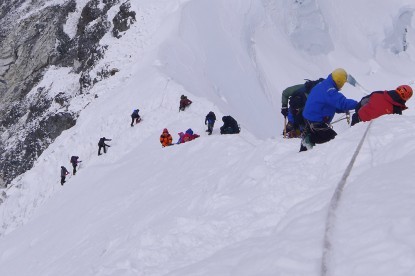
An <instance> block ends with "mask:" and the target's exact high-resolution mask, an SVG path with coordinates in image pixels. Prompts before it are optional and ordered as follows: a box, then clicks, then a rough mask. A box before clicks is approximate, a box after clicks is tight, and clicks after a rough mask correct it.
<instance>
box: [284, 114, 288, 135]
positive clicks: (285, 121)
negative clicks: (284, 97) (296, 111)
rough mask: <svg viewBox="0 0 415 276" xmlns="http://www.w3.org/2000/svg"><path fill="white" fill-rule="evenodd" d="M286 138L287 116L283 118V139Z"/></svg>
mask: <svg viewBox="0 0 415 276" xmlns="http://www.w3.org/2000/svg"><path fill="white" fill-rule="evenodd" d="M286 137H287V116H284V139H285V138H286Z"/></svg>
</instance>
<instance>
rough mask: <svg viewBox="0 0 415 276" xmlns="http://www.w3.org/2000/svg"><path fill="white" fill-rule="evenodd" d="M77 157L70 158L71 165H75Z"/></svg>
mask: <svg viewBox="0 0 415 276" xmlns="http://www.w3.org/2000/svg"><path fill="white" fill-rule="evenodd" d="M78 158H79V157H78V156H72V157H71V163H76V161H78Z"/></svg>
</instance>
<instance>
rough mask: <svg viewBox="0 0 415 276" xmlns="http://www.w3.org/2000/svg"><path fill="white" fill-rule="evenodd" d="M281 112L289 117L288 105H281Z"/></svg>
mask: <svg viewBox="0 0 415 276" xmlns="http://www.w3.org/2000/svg"><path fill="white" fill-rule="evenodd" d="M281 114H282V116H284V117H287V116H288V107H286V106H283V107H281Z"/></svg>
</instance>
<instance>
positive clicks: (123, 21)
mask: <svg viewBox="0 0 415 276" xmlns="http://www.w3.org/2000/svg"><path fill="white" fill-rule="evenodd" d="M130 8H131V4H130V3H129V2H126V3H123V4H122V5H121V6H120V11H119V12H118V13H117V15H115V17H114V19H113V20H112V23H113V24H114V28H113V29H112V34H113V35H114V36H115V37H116V38H120V37H121V33H122V32H125V31H127V30H128V29H129V28H130V26H131V24H133V23H134V22H135V21H136V18H135V11H130Z"/></svg>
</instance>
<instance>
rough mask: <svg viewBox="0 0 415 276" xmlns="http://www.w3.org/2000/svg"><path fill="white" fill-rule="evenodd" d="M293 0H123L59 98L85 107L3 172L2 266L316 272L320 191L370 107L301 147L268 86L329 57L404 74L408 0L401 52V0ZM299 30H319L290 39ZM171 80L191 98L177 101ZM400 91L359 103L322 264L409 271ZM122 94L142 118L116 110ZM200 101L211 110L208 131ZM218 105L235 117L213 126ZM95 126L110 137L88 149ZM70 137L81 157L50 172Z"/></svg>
mask: <svg viewBox="0 0 415 276" xmlns="http://www.w3.org/2000/svg"><path fill="white" fill-rule="evenodd" d="M290 2H291V1H271V0H264V1H240V0H229V1H219V0H209V1H208V0H198V1H174V0H157V1H156V0H151V1H150V0H147V1H132V7H133V8H134V10H136V11H137V19H138V20H137V22H136V24H134V25H132V26H131V30H129V31H127V32H126V33H125V35H124V36H123V37H122V38H121V39H120V40H117V39H115V38H113V37H112V36H111V34H108V35H107V36H106V37H104V41H103V42H102V43H108V44H109V45H110V47H109V49H108V51H107V52H106V55H107V56H106V58H105V59H104V60H103V61H102V62H101V63H100V64H99V65H98V66H97V67H99V66H106V65H108V66H110V67H111V68H112V67H113V68H118V69H120V72H119V73H117V74H115V75H114V76H113V77H111V78H110V79H108V80H104V81H102V82H99V83H97V84H96V86H95V87H94V88H93V89H92V90H91V91H90V94H85V95H84V96H83V97H77V98H75V99H74V100H73V102H72V103H71V107H70V108H72V109H74V110H79V109H81V108H84V107H85V109H84V110H83V111H82V112H81V114H80V117H79V119H78V121H77V124H76V126H75V127H73V128H71V129H69V130H67V131H65V132H64V133H63V134H62V135H61V136H60V137H59V138H58V139H57V140H56V141H55V142H54V143H53V144H52V145H51V146H50V147H49V148H48V149H47V150H46V151H45V152H44V153H43V154H42V155H41V156H40V157H39V160H38V161H37V163H36V164H35V166H34V168H33V169H32V170H30V171H28V172H27V173H25V174H24V175H22V176H21V177H19V178H18V179H16V180H15V181H14V183H13V185H14V186H12V187H11V188H10V189H9V190H7V195H8V198H7V199H6V201H5V202H4V203H3V204H1V205H0V218H1V223H2V229H1V234H2V237H1V238H0V274H1V275H180V276H182V275H192V276H193V275H238V276H239V275H290V276H292V275H323V274H322V273H323V272H322V270H321V269H322V256H323V251H324V243H323V239H324V235H325V228H326V218H327V212H328V207H329V204H330V200H331V198H332V196H333V192H334V191H335V189H336V185H337V183H338V182H339V181H340V179H341V177H342V175H343V172H344V170H345V168H346V167H347V166H348V163H349V161H350V159H351V158H352V156H353V154H354V151H355V149H356V147H357V145H358V144H359V142H360V139H361V137H362V136H363V133H364V132H365V130H366V128H367V126H368V123H361V124H358V125H356V126H354V127H352V128H349V127H348V125H347V123H346V121H345V120H342V121H340V122H338V123H336V124H334V129H335V130H336V131H337V132H338V136H337V137H336V139H335V140H333V141H331V142H329V143H327V144H323V145H317V146H316V147H315V148H314V149H313V150H311V151H309V152H304V153H301V154H300V153H298V150H299V147H300V144H299V143H300V141H299V140H298V139H286V140H285V139H283V138H282V135H280V134H281V133H282V127H283V117H282V116H281V114H280V113H279V111H280V105H281V104H280V98H281V91H282V90H283V89H284V88H285V87H287V86H289V85H293V84H297V83H300V82H302V81H303V79H304V78H312V79H314V78H318V77H325V76H327V75H328V74H329V73H330V72H331V70H333V69H334V68H336V67H343V68H345V69H346V70H347V71H348V72H349V73H351V74H352V75H353V76H354V77H355V78H356V79H357V80H358V81H359V83H360V84H361V85H362V86H363V87H364V88H365V89H368V90H369V91H373V90H384V89H393V88H395V87H396V86H398V85H400V84H403V83H408V82H410V81H414V80H415V66H414V65H415V64H414V63H415V62H414V60H415V47H414V45H415V31H414V29H415V22H414V19H413V16H412V19H411V21H410V22H407V24H408V26H407V30H408V33H407V44H408V48H407V50H406V51H405V52H400V53H399V54H395V53H394V52H393V51H394V50H393V49H391V47H389V46H388V44H387V43H384V42H385V41H387V40H388V39H389V38H390V37H391V36H390V33H391V30H392V29H394V28H396V26H397V25H396V24H398V21H396V20H398V19H397V18H400V16H399V14H401V13H402V11H405V12H413V10H414V9H415V6H414V4H413V3H412V1H404V0H400V1H396V0H394V1H386V2H385V1H383V2H382V3H361V1H346V2H345V1H343V2H342V1H296V2H297V6H296V7H295V9H296V10H295V11H296V15H297V16H298V18H297V20H298V21H297V23H298V24H297V25H298V26H300V27H301V28H300V29H295V28H294V29H293V28H292V27H293V25H289V24H292V23H293V22H290V21H289V19H288V18H287V14H286V13H285V9H284V8H287V7H290V6H291V7H293V6H292V4H290ZM82 3H84V2H82ZM301 3H304V5H305V8H304V9H305V10H301V9H302V5H303V4H301ZM310 7H313V8H312V9H311V10H309V8H310ZM369 11H370V12H369ZM291 12H293V11H291ZM307 12H311V14H310V16H311V17H310V18H308V17H306V16H307V14H308V13H307ZM317 18H321V20H322V21H319V20H317ZM405 18H407V17H405ZM322 22H324V24H323V25H324V26H323V25H321V24H322ZM402 22H403V21H399V24H402ZM405 22H406V21H405ZM399 24H398V25H399ZM322 26H323V27H322ZM399 26H401V25H399ZM293 30H295V31H293ZM306 30H310V32H316V33H317V34H319V35H323V36H324V37H326V39H327V40H330V41H331V43H328V44H324V43H323V44H321V45H319V46H318V47H317V46H315V43H314V42H313V41H311V42H310V41H309V40H308V39H306V38H307V36H305V37H304V40H303V41H301V37H303V35H301V34H302V33H303V32H305V31H306ZM311 34H312V33H311ZM318 41H319V42H321V40H318ZM307 43H311V44H310V45H307ZM313 45H314V46H313ZM322 47H323V48H322ZM324 47H327V48H324ZM317 50H318V51H320V50H321V53H324V55H323V54H319V53H318V51H317ZM316 51H317V53H316ZM59 74H62V75H63V76H65V75H66V74H69V75H68V76H69V77H67V78H64V77H62V76H61V75H59ZM72 79H73V75H71V73H68V72H66V71H65V70H59V69H56V68H53V70H51V71H50V72H49V74H48V75H47V76H46V78H45V79H44V80H43V85H46V84H47V83H51V82H53V81H55V82H56V80H59V83H61V86H62V87H64V88H67V89H70V87H71V84H73V82H74V81H73V80H72ZM51 91H56V92H58V91H59V90H54V89H52V90H51ZM343 92H344V94H345V95H346V96H347V97H351V98H355V99H360V98H361V97H362V96H363V95H364V91H363V90H360V89H358V88H355V87H352V86H350V85H346V86H345V87H344V89H343ZM51 93H54V92H51ZM181 94H185V95H188V97H189V98H190V99H191V100H192V101H193V104H192V105H191V106H190V108H189V109H188V110H186V111H185V112H179V111H178V107H179V105H178V104H179V102H178V101H179V98H180V95H181ZM95 95H97V96H98V98H95V97H94V96H95ZM413 101H414V100H413V99H411V100H410V101H409V102H408V106H409V109H408V110H406V111H404V114H403V115H402V116H398V115H389V116H384V117H381V118H379V119H377V120H375V121H373V124H372V126H371V128H370V130H369V132H368V136H367V138H366V140H365V141H364V143H363V147H362V149H361V152H360V154H359V155H358V157H357V160H356V163H355V165H354V167H353V170H352V172H351V175H350V177H349V179H348V181H347V183H346V186H345V189H344V192H343V194H342V197H341V201H340V202H339V207H338V209H337V211H336V214H335V220H334V222H333V225H329V226H330V227H331V228H330V229H331V231H332V232H331V238H332V240H331V245H332V248H331V249H330V256H329V258H328V263H327V264H326V265H327V267H328V268H329V272H330V275H345V276H346V275H347V276H350V275H365V276H367V275H377V276H382V275H385V276H386V275H388V276H389V275H413V274H414V273H415V234H414V231H413V229H414V228H415V215H414V211H413V204H412V203H413V198H414V196H415V186H414V185H413V179H414V177H415V171H414V170H413V169H412V167H413V164H414V160H415V139H414V138H415V134H414V133H415V113H414V111H413V109H414V104H413ZM134 108H139V109H140V114H141V116H142V117H143V121H142V122H141V123H140V124H138V125H136V126H134V127H133V128H131V127H130V126H129V123H130V120H131V119H130V114H131V112H132V110H133V109H134ZM211 110H212V111H214V112H215V113H216V116H217V118H218V119H219V120H218V121H217V123H216V125H215V128H214V133H213V135H211V136H208V135H207V134H206V133H205V129H206V127H205V125H204V118H205V116H206V114H207V113H208V112H209V111H211ZM228 114H230V115H232V116H234V117H235V118H236V120H238V122H239V123H240V124H241V126H242V132H241V133H240V134H239V135H227V136H221V135H219V131H218V130H219V127H220V126H221V120H220V118H221V117H222V116H223V115H228ZM338 118H341V115H339V116H338ZM165 127H167V128H168V129H169V130H170V132H171V134H172V135H173V138H174V140H175V141H177V139H178V135H177V133H178V132H181V131H185V130H186V129H187V128H189V127H191V128H192V129H193V130H194V131H195V132H196V133H198V134H200V135H201V137H200V138H198V139H196V140H195V141H192V142H189V143H185V144H181V145H175V146H172V147H168V148H161V146H160V143H159V135H160V134H161V131H162V129H163V128H165ZM103 136H105V137H107V138H111V139H112V141H110V142H108V143H109V144H110V145H111V147H110V148H109V150H108V153H107V154H105V155H102V156H97V142H98V139H99V138H100V137H103ZM71 155H78V156H80V159H81V160H82V161H83V162H82V163H81V166H80V168H79V172H78V173H77V175H76V176H69V179H68V180H67V183H66V184H65V186H63V187H62V186H60V184H59V172H60V166H61V165H65V166H66V167H67V168H68V169H70V164H69V158H70V156H71Z"/></svg>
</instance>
